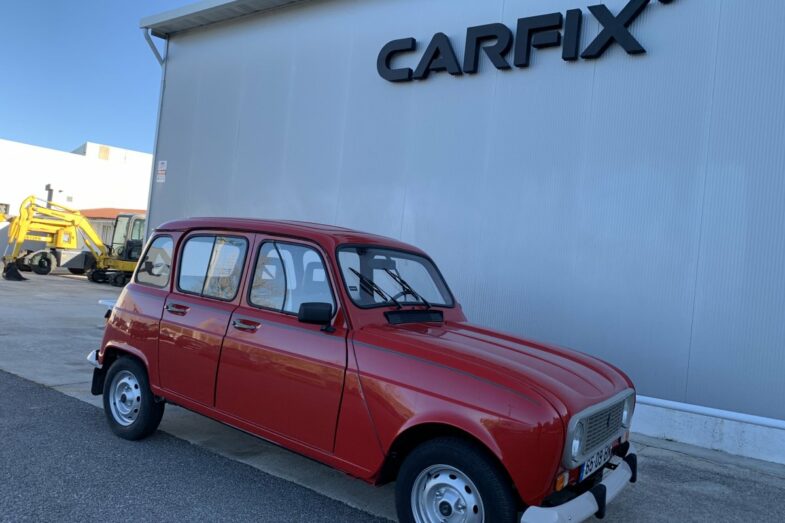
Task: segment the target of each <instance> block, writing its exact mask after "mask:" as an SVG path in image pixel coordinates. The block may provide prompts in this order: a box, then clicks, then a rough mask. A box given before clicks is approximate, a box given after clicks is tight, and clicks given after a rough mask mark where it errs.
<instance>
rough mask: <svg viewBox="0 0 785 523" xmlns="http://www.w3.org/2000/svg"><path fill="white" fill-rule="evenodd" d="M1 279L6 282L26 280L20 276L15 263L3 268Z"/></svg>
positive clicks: (7, 264)
mask: <svg viewBox="0 0 785 523" xmlns="http://www.w3.org/2000/svg"><path fill="white" fill-rule="evenodd" d="M3 279H4V280H8V281H25V280H26V279H27V278H25V277H24V276H22V273H21V272H19V268H18V267H17V266H16V264H15V263H6V264H5V267H3Z"/></svg>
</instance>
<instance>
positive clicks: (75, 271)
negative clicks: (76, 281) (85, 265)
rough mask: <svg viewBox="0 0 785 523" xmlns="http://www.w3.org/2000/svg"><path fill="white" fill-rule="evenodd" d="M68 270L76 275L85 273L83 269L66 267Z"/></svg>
mask: <svg viewBox="0 0 785 523" xmlns="http://www.w3.org/2000/svg"><path fill="white" fill-rule="evenodd" d="M68 272H70V273H71V274H76V275H78V276H81V275H82V274H84V273H85V270H84V269H73V268H71V267H68Z"/></svg>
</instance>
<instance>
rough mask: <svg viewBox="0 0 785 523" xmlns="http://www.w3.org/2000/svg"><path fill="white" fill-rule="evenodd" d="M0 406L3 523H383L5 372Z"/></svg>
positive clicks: (0, 374) (1, 379)
mask: <svg viewBox="0 0 785 523" xmlns="http://www.w3.org/2000/svg"><path fill="white" fill-rule="evenodd" d="M0 398H2V406H1V407H0V442H2V443H0V478H2V480H0V520H2V521H21V520H29V521H115V520H123V521H186V520H189V521H194V520H195V521H216V520H226V521H275V522H282V521H309V522H310V521H329V522H331V523H335V522H351V521H361V522H369V521H384V520H382V519H378V518H374V517H373V516H371V515H370V514H368V513H366V512H362V511H360V510H356V509H353V508H350V507H349V506H348V505H345V504H343V503H341V502H339V501H335V500H332V499H329V498H327V497H325V496H322V495H320V494H317V493H316V492H314V491H313V490H310V489H307V488H304V487H300V486H298V485H294V484H293V483H290V482H288V481H285V480H282V479H279V478H276V477H273V476H270V475H268V474H264V473H262V472H259V471H258V470H256V469H254V468H252V467H249V466H247V465H244V464H242V463H238V462H236V461H232V460H229V459H227V458H224V457H221V456H218V455H217V454H214V453H212V452H209V451H207V450H204V449H202V448H200V447H197V446H195V445H191V444H189V443H187V442H185V441H183V440H180V439H177V438H174V437H172V436H169V435H167V434H164V433H162V432H158V433H157V434H156V435H155V436H153V437H151V438H149V439H147V440H144V441H142V442H129V441H125V440H122V439H120V438H117V437H115V436H114V435H113V434H112V433H111V432H110V431H109V429H108V427H107V425H106V422H105V420H104V415H103V412H102V411H101V410H98V409H96V408H94V407H92V406H90V405H88V404H86V403H83V402H81V401H79V400H76V399H73V398H70V397H68V396H65V395H63V394H61V393H59V392H56V391H54V390H52V389H49V388H47V387H44V386H42V385H38V384H35V383H32V382H30V381H27V380H24V379H22V378H18V377H16V376H13V375H11V374H8V373H6V372H2V371H0Z"/></svg>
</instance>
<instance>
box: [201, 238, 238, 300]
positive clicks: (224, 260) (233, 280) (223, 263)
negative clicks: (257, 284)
mask: <svg viewBox="0 0 785 523" xmlns="http://www.w3.org/2000/svg"><path fill="white" fill-rule="evenodd" d="M245 247H246V241H245V239H244V238H225V237H222V236H219V237H218V238H216V239H215V244H214V245H213V255H212V258H211V259H210V267H209V268H208V269H207V280H206V281H205V284H204V295H205V296H209V297H211V298H217V299H219V300H225V301H231V300H233V299H234V297H235V296H237V289H239V288H240V278H241V277H242V275H243V263H244V262H245Z"/></svg>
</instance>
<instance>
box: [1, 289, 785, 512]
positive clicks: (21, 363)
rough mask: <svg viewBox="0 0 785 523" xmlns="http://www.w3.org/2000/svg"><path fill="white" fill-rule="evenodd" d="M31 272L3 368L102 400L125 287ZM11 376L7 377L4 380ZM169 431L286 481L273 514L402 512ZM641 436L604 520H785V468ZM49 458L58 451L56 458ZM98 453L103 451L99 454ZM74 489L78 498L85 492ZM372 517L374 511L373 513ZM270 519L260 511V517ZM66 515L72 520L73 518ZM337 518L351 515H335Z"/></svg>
mask: <svg viewBox="0 0 785 523" xmlns="http://www.w3.org/2000/svg"><path fill="white" fill-rule="evenodd" d="M29 277H30V280H29V281H26V282H8V281H5V280H0V370H4V371H7V372H10V373H12V374H15V375H17V376H20V377H22V378H25V379H27V380H30V381H32V382H35V383H38V384H42V385H45V386H46V387H49V388H51V389H54V390H55V391H58V392H60V393H63V394H66V395H68V396H72V397H74V398H76V399H79V400H81V401H83V402H85V403H88V404H91V405H94V406H97V407H100V398H99V397H94V396H91V395H90V392H89V388H90V379H91V372H92V370H91V368H90V367H89V366H88V364H87V363H86V362H85V360H84V358H85V355H86V354H87V353H88V352H89V351H90V350H93V349H94V348H96V347H97V346H98V344H99V342H100V339H101V334H102V326H103V313H104V311H105V308H104V307H103V306H101V305H98V303H97V302H98V300H99V299H113V298H114V297H116V296H117V295H118V294H119V292H120V291H119V289H116V288H114V287H111V286H108V285H96V284H93V283H89V282H87V281H85V280H84V279H82V278H78V277H71V276H46V277H40V276H36V275H29ZM11 379H12V378H10V377H7V375H5V374H0V382H3V385H5V384H6V383H8V382H10V381H11ZM19 387H22V388H23V387H24V386H23V385H20V386H19ZM6 388H7V387H3V392H0V393H2V394H3V395H4V396H5V400H4V403H7V402H8V401H9V393H8V392H5V389H6ZM13 388H15V387H14V386H12V387H11V389H13ZM36 394H43V392H37V393H36ZM64 405H67V406H66V407H64V408H65V409H66V410H70V409H72V410H73V411H74V416H77V414H76V412H77V411H78V412H80V413H81V414H78V415H79V416H81V417H84V416H85V414H84V412H85V411H83V409H84V407H82V406H79V404H76V403H73V402H67V403H64ZM94 412H95V413H94V415H91V417H90V423H87V424H82V425H81V426H82V430H83V431H84V432H85V433H89V434H88V436H93V437H95V438H96V439H95V442H99V441H100V442H104V441H107V440H106V439H105V438H106V437H107V436H109V435H110V432H109V429H108V427H105V426H102V424H101V423H97V422H95V420H96V419H101V417H102V416H103V413H101V412H98V411H94ZM0 413H2V418H3V422H5V421H6V420H7V419H14V420H16V421H11V422H10V424H9V423H4V424H3V425H2V427H3V429H2V430H3V431H5V430H9V428H10V429H14V424H15V423H18V424H19V426H18V428H17V430H19V431H27V432H30V434H29V436H30V439H31V441H32V440H33V439H34V438H37V437H38V436H37V434H36V432H37V431H38V430H40V429H39V428H37V427H38V426H39V425H36V423H37V422H39V421H41V420H40V419H35V420H30V423H23V422H22V421H21V419H19V418H12V417H6V414H5V409H3V410H0ZM28 414H29V415H30V416H33V417H40V416H46V414H45V413H44V412H43V411H40V410H36V409H30V411H29V412H28ZM41 426H45V425H41ZM161 431H163V432H165V433H167V434H169V435H171V436H175V438H179V439H180V440H185V441H188V442H190V443H192V444H194V445H196V446H198V447H200V448H201V449H203V450H206V451H209V453H204V452H202V453H201V454H194V455H190V454H187V451H186V450H182V448H181V447H178V446H177V445H174V444H172V449H174V450H171V452H176V453H180V452H182V453H184V454H183V459H193V460H195V461H197V462H199V466H202V465H204V463H209V462H210V460H211V459H214V458H213V457H211V455H214V454H218V455H220V456H223V457H225V458H229V459H230V460H233V461H236V462H240V463H244V464H246V465H250V466H251V467H253V468H254V469H257V470H256V472H255V473H256V474H258V475H259V476H258V477H255V478H256V479H255V480H258V481H260V482H266V481H272V480H271V479H270V478H266V475H270V476H274V477H275V478H279V479H282V480H285V481H284V482H283V483H282V485H284V487H282V490H275V491H274V493H273V496H274V498H275V499H276V503H277V504H276V505H275V507H274V508H273V506H272V505H264V507H258V508H260V509H263V510H270V511H272V512H270V513H269V514H271V517H273V516H275V517H273V519H277V520H298V519H299V518H301V517H302V514H303V513H302V512H297V510H298V509H297V508H296V507H290V506H289V505H290V503H291V501H290V500H291V499H292V495H293V494H292V493H295V492H301V490H299V489H301V488H302V487H305V488H306V489H309V490H311V491H313V492H315V493H317V494H319V495H321V496H323V497H325V498H329V500H335V501H339V502H342V503H344V504H346V505H348V506H349V507H353V508H355V509H359V510H361V511H364V512H365V513H367V514H370V515H373V516H376V517H380V518H386V519H390V520H394V519H395V511H394V505H393V488H394V487H393V486H392V485H388V486H385V487H382V488H376V487H372V486H370V485H367V484H365V483H363V482H361V481H358V480H355V479H352V478H350V477H348V476H345V475H344V474H341V473H339V472H337V471H334V470H332V469H330V468H328V467H325V466H323V465H320V464H318V463H315V462H313V461H311V460H309V459H306V458H303V457H300V456H298V455H296V454H293V453H291V452H288V451H286V450H283V449H281V448H279V447H276V446H275V445H271V444H269V443H266V442H264V441H262V440H260V439H258V438H254V437H252V436H249V435H247V434H244V433H242V432H239V431H236V430H234V429H231V428H229V427H226V426H223V425H221V424H219V423H217V422H214V421H211V420H209V419H207V418H204V417H202V416H199V415H197V414H193V413H190V412H187V411H185V410H183V409H180V408H177V407H172V406H171V405H169V406H167V410H166V414H165V415H164V419H163V423H162V424H161ZM4 437H5V436H4ZM75 437H76V436H75ZM160 440H161V438H159V437H158V436H156V437H155V438H152V439H151V440H146V441H145V442H140V443H135V444H127V445H121V446H119V447H118V449H120V450H119V451H120V452H127V457H128V459H130V460H137V459H142V457H144V456H146V453H147V450H145V451H143V452H140V450H139V449H140V448H142V449H148V447H147V446H148V445H150V450H149V452H151V453H154V452H156V450H155V445H156V444H157V443H156V441H160ZM166 441H167V442H169V441H170V440H168V439H167V440H166ZM172 441H174V440H172ZM633 441H634V442H635V443H636V444H637V446H638V449H639V463H640V477H639V481H638V483H637V484H635V485H630V486H629V488H627V489H625V491H624V492H623V493H622V494H621V495H620V497H619V498H618V499H617V500H616V501H615V502H614V503H613V504H612V505H610V506H609V510H608V516H607V517H606V521H663V520H672V521H783V520H785V466H782V465H775V464H771V463H767V462H761V461H756V460H751V459H746V458H737V457H734V456H729V455H727V454H723V453H720V452H716V451H707V450H703V449H699V448H696V447H691V446H688V445H682V444H676V443H671V442H667V441H663V440H655V439H650V438H645V437H643V436H637V437H634V438H633ZM107 444H109V443H107ZM167 444H168V443H167ZM178 455H179V454H178ZM86 456H87V454H86ZM90 456H93V454H90ZM191 456H196V457H191ZM199 456H202V457H199ZM49 459H53V456H51V455H50V456H49ZM93 459H103V458H101V457H100V455H96V457H95V458H93ZM201 460H204V463H202V461H201ZM134 470H137V469H134ZM0 471H2V475H3V478H4V479H5V478H6V477H10V479H11V481H10V483H11V484H19V485H23V484H24V481H25V477H26V476H27V475H28V471H27V470H25V469H24V468H22V467H13V468H7V467H6V468H1V469H0ZM139 473H140V474H141V469H139ZM129 476H133V474H129ZM163 479H165V478H163ZM286 485H289V487H288V488H287V487H285V486H286ZM13 495H17V496H18V495H21V493H16V494H14V493H12V492H5V491H0V496H2V499H9V498H8V496H13ZM74 495H78V491H77V492H75V493H74ZM329 500H326V501H325V503H326V505H325V506H327V505H329ZM282 507H283V508H282ZM280 510H291V512H280ZM4 512H5V508H4V504H3V502H2V501H0V519H2V517H3V516H2V515H3V513H4ZM39 515H42V516H43V514H39ZM370 515H368V516H367V517H368V518H371V516H370ZM53 516H54V514H53ZM262 517H263V516H261V515H260V517H259V518H258V519H262ZM47 519H48V518H47ZM64 519H70V518H68V517H67V516H66V517H65V518H64ZM335 519H336V521H344V520H346V519H343V516H341V515H340V514H338V513H337V512H336V514H335Z"/></svg>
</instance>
